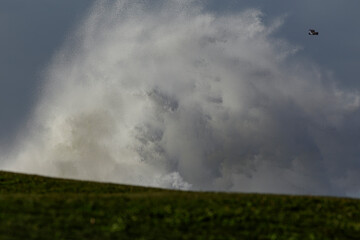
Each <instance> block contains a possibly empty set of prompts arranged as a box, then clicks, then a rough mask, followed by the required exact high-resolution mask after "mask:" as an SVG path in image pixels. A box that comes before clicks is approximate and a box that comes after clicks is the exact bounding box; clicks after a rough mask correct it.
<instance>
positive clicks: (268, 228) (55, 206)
mask: <svg viewBox="0 0 360 240" xmlns="http://www.w3.org/2000/svg"><path fill="white" fill-rule="evenodd" d="M0 239H1V240H7V239H66V240H68V239H101V240H104V239H156V240H161V239H169V240H172V239H206V240H208V239H287V240H288V239H302V240H303V239H360V200H357V199H347V198H331V197H310V196H286V195H266V194H228V193H205V192H182V191H170V190H163V189H156V188H145V187H135V186H126V185H116V184H103V183H95V182H84V181H73V180H64V179H54V178H45V177H40V176H34V175H24V174H15V173H9V172H1V171H0Z"/></svg>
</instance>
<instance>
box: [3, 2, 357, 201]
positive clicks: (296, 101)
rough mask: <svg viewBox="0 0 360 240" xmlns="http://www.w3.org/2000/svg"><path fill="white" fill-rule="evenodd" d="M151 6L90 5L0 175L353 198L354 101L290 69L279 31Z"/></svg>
mask: <svg viewBox="0 0 360 240" xmlns="http://www.w3.org/2000/svg"><path fill="white" fill-rule="evenodd" d="M154 4H156V5H150V4H146V3H143V1H139V2H138V3H135V1H126V0H119V1H100V2H98V3H96V4H95V6H94V7H93V8H92V10H91V12H90V13H89V16H88V17H87V19H86V20H85V21H84V22H83V23H82V24H80V26H79V27H78V29H77V31H76V32H75V33H74V34H73V35H72V36H71V37H69V39H68V41H67V42H66V44H65V46H64V47H63V49H61V50H60V51H59V52H58V53H57V55H56V57H55V58H54V60H53V62H52V64H51V65H50V67H49V69H48V74H47V76H46V79H45V81H44V88H43V95H42V96H41V99H40V101H39V104H38V105H37V108H36V109H35V111H34V115H33V118H32V119H31V121H30V123H29V126H30V128H29V131H28V132H27V134H26V136H25V137H23V138H22V139H21V141H20V142H19V143H18V145H17V146H16V147H15V148H14V149H15V150H14V153H13V155H11V156H10V158H9V159H10V160H8V161H7V165H6V166H4V167H3V168H5V169H11V170H16V171H25V172H32V173H39V174H46V175H52V176H61V177H69V178H80V179H91V180H101V181H112V182H119V183H129V184H137V185H148V186H149V185H150V186H160V187H166V188H177V189H201V190H226V191H253V192H274V193H300V194H335V195H345V194H352V195H354V194H356V193H357V191H359V190H360V188H359V185H358V184H357V183H359V182H360V177H359V176H360V171H359V161H358V159H359V157H360V148H359V140H360V131H359V128H360V121H359V120H360V111H359V95H358V94H357V93H355V92H349V91H342V90H340V89H338V88H336V86H335V85H334V84H333V82H332V80H331V76H330V75H328V74H326V73H324V72H323V71H321V70H319V69H317V68H316V67H314V66H311V64H305V63H303V62H301V61H300V60H299V61H297V60H296V50H297V49H296V48H295V47H293V46H291V45H290V44H287V43H286V42H285V41H282V40H279V39H276V38H275V37H274V35H273V32H274V31H276V30H277V28H278V27H279V26H280V25H281V20H278V21H275V22H273V23H269V24H264V23H263V22H262V18H261V17H262V13H261V12H259V11H258V10H254V9H249V10H246V11H243V12H241V13H238V14H234V13H232V14H229V15H225V16H218V15H214V14H211V13H207V12H206V11H205V10H204V9H203V8H202V7H201V5H200V4H198V3H196V2H194V1H175V0H171V1H155V2H154ZM294 54H295V55H294Z"/></svg>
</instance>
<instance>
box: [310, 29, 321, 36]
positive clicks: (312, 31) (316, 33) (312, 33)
mask: <svg viewBox="0 0 360 240" xmlns="http://www.w3.org/2000/svg"><path fill="white" fill-rule="evenodd" d="M309 35H319V32H316V31H315V30H314V29H309Z"/></svg>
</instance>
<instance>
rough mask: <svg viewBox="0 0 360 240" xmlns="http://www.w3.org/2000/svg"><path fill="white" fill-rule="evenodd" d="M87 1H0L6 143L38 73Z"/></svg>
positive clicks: (0, 91)
mask: <svg viewBox="0 0 360 240" xmlns="http://www.w3.org/2000/svg"><path fill="white" fill-rule="evenodd" d="M90 3H91V1H88V0H77V1H72V0H64V1H55V0H36V1H23V0H2V1H0V33H1V35H0V36H1V38H0V52H1V54H0V139H1V141H2V142H6V143H9V142H11V140H12V137H13V136H14V134H16V132H17V129H18V128H20V127H21V125H22V124H24V122H25V121H26V118H27V116H28V114H29V112H30V110H31V106H32V105H33V103H34V101H35V100H36V96H37V94H36V93H37V91H39V81H40V79H41V72H42V71H43V70H44V69H45V67H46V65H47V64H48V62H49V60H50V59H51V57H52V55H53V54H54V52H55V51H56V49H57V48H59V46H61V44H62V42H63V41H64V39H65V38H66V36H67V33H68V32H69V31H70V30H71V29H72V27H74V24H76V22H78V21H79V19H81V17H82V15H83V14H84V13H85V12H86V10H87V9H88V7H89V5H90Z"/></svg>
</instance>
